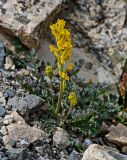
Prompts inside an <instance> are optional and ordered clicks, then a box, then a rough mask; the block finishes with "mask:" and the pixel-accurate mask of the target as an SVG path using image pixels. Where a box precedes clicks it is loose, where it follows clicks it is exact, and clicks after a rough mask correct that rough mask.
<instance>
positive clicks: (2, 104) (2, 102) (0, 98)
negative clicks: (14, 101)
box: [0, 97, 6, 107]
mask: <svg viewBox="0 0 127 160" xmlns="http://www.w3.org/2000/svg"><path fill="white" fill-rule="evenodd" d="M0 105H1V106H2V107H4V106H5V105H6V100H5V98H4V97H0Z"/></svg>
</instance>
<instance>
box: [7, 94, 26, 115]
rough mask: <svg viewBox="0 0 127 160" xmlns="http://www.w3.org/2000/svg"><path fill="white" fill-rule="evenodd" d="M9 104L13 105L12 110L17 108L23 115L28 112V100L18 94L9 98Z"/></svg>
mask: <svg viewBox="0 0 127 160" xmlns="http://www.w3.org/2000/svg"><path fill="white" fill-rule="evenodd" d="M8 106H11V107H12V110H16V111H18V112H19V113H20V114H22V115H24V114H26V113H27V111H28V108H27V102H26V100H25V99H23V98H21V97H18V96H14V97H13V98H11V99H9V100H8Z"/></svg>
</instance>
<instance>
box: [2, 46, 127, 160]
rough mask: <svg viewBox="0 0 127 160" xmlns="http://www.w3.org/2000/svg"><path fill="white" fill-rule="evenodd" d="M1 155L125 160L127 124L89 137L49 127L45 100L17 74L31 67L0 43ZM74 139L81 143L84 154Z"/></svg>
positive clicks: (24, 159)
mask: <svg viewBox="0 0 127 160" xmlns="http://www.w3.org/2000/svg"><path fill="white" fill-rule="evenodd" d="M0 66H1V67H0V159H1V160H80V159H82V160H87V159H89V160H110V159H111V160H126V159H127V155H126V154H127V134H126V133H127V128H126V127H125V126H124V125H122V124H117V125H116V126H114V125H113V126H111V127H110V128H109V126H107V125H105V124H104V125H103V129H104V130H106V132H107V133H108V134H106V136H104V135H103V136H99V137H96V138H92V139H89V138H87V137H84V136H82V135H77V136H76V135H73V134H69V133H67V131H65V130H64V129H62V128H59V127H57V128H55V129H54V130H48V131H47V130H46V128H45V126H46V125H45V123H46V122H44V120H43V118H42V117H43V115H44V112H45V111H46V110H47V105H46V103H45V100H44V99H42V98H41V97H39V96H37V95H33V94H30V93H29V92H27V91H25V90H24V89H23V88H22V86H21V84H20V83H19V82H18V81H17V79H16V75H17V74H20V75H21V76H22V77H25V76H27V77H29V76H30V70H26V69H25V68H20V69H19V68H17V67H16V66H15V65H14V63H13V59H12V58H11V55H7V53H6V52H5V48H4V45H3V44H2V43H0ZM74 142H75V143H76V144H77V146H78V145H79V144H82V146H83V147H84V148H83V150H85V149H86V151H85V152H84V154H83V150H82V151H81V150H80V149H79V148H76V147H75V145H74Z"/></svg>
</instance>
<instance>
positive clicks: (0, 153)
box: [0, 152, 4, 160]
mask: <svg viewBox="0 0 127 160" xmlns="http://www.w3.org/2000/svg"><path fill="white" fill-rule="evenodd" d="M3 157H4V153H3V152H0V160H1V159H2V158H3Z"/></svg>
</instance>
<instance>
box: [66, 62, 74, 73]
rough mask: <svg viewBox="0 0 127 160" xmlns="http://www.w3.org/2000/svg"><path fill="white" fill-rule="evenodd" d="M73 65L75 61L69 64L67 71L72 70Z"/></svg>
mask: <svg viewBox="0 0 127 160" xmlns="http://www.w3.org/2000/svg"><path fill="white" fill-rule="evenodd" d="M73 67H74V64H73V63H70V64H69V65H68V67H67V69H66V71H67V72H68V71H71V70H72V69H73Z"/></svg>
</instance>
